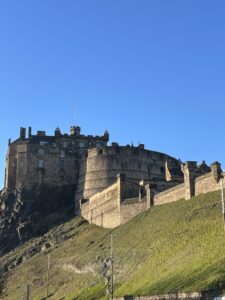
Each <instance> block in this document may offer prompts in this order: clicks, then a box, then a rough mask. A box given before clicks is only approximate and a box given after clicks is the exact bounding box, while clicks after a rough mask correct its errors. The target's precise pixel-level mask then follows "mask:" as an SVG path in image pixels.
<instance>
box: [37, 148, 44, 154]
mask: <svg viewBox="0 0 225 300" xmlns="http://www.w3.org/2000/svg"><path fill="white" fill-rule="evenodd" d="M38 154H39V155H40V156H44V154H45V150H44V149H42V148H40V149H38Z"/></svg>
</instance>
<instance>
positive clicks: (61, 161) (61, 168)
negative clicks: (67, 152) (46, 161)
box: [59, 159, 65, 170]
mask: <svg viewBox="0 0 225 300" xmlns="http://www.w3.org/2000/svg"><path fill="white" fill-rule="evenodd" d="M64 167H65V164H64V159H60V161H59V168H60V170H64Z"/></svg>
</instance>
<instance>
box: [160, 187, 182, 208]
mask: <svg viewBox="0 0 225 300" xmlns="http://www.w3.org/2000/svg"><path fill="white" fill-rule="evenodd" d="M184 196H185V188H184V184H183V183H182V184H179V185H177V186H175V187H172V188H170V189H168V190H165V191H164V192H161V193H159V194H156V195H155V196H154V205H160V204H164V203H169V202H174V201H178V200H180V199H182V198H184Z"/></svg>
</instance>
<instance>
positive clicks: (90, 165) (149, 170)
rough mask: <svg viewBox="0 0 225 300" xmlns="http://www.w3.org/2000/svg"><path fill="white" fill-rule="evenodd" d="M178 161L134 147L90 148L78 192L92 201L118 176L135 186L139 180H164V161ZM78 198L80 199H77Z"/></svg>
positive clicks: (83, 164) (83, 163) (82, 165)
mask: <svg viewBox="0 0 225 300" xmlns="http://www.w3.org/2000/svg"><path fill="white" fill-rule="evenodd" d="M168 158H169V159H170V160H171V161H174V164H177V165H178V162H177V160H176V159H174V158H172V157H169V156H168V155H166V154H163V153H159V152H154V151H149V150H145V149H141V148H134V147H118V146H117V147H103V148H94V149H89V150H88V152H87V154H86V157H85V156H83V157H82V158H81V163H80V179H79V184H78V191H80V192H81V191H82V189H83V196H84V198H89V197H91V196H92V195H94V194H96V193H97V192H99V191H102V190H103V189H104V188H106V187H107V186H109V185H110V184H112V183H113V182H114V181H115V179H116V176H117V174H119V173H123V174H125V176H126V179H127V180H129V181H132V182H134V183H136V184H138V183H139V181H140V180H144V181H147V182H148V181H163V180H165V162H166V160H167V159H168ZM79 196H80V193H79ZM79 196H77V197H76V199H77V200H78V197H79Z"/></svg>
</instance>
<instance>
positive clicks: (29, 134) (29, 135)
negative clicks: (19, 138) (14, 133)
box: [28, 127, 32, 137]
mask: <svg viewBox="0 0 225 300" xmlns="http://www.w3.org/2000/svg"><path fill="white" fill-rule="evenodd" d="M31 135H32V128H31V127H28V137H31Z"/></svg>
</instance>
